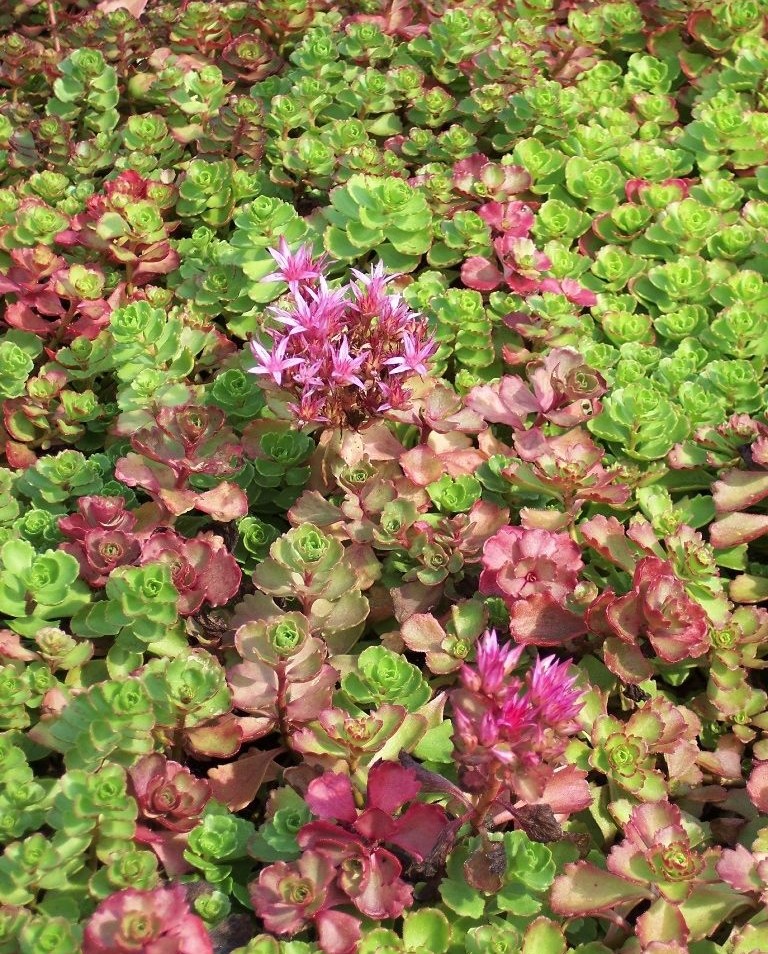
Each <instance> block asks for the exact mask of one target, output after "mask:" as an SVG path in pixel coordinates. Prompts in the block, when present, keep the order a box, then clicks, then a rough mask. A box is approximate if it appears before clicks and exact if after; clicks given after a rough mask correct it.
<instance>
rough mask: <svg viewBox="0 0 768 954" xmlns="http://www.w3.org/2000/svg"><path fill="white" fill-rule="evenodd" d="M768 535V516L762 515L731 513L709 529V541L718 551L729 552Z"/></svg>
mask: <svg viewBox="0 0 768 954" xmlns="http://www.w3.org/2000/svg"><path fill="white" fill-rule="evenodd" d="M766 533H768V516H766V515H765V514H760V513H731V514H729V515H728V516H727V517H723V519H722V520H716V521H715V522H714V523H713V524H712V525H711V526H710V528H709V539H710V542H711V543H712V546H713V547H714V548H715V549H716V550H727V549H728V547H736V546H739V545H740V544H742V543H751V542H752V541H753V540H757V539H758V537H762V536H765V534H766Z"/></svg>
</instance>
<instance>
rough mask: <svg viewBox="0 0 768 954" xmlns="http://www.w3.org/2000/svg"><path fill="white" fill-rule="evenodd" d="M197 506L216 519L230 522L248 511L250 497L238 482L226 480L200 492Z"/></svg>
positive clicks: (196, 502)
mask: <svg viewBox="0 0 768 954" xmlns="http://www.w3.org/2000/svg"><path fill="white" fill-rule="evenodd" d="M195 507H196V508H197V509H198V510H202V511H203V513H208V514H210V515H211V516H212V517H213V519H214V520H219V521H220V522H221V523H229V521H230V520H237V519H239V518H240V517H244V516H245V515H246V514H247V513H248V498H247V497H246V495H245V492H244V491H243V490H242V489H241V488H240V487H238V486H237V484H232V483H230V482H229V481H227V480H225V481H224V482H223V483H221V484H219V486H218V487H214V488H213V489H212V490H206V491H205V493H202V494H198V495H197V499H196V501H195Z"/></svg>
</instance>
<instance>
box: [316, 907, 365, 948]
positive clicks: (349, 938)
mask: <svg viewBox="0 0 768 954" xmlns="http://www.w3.org/2000/svg"><path fill="white" fill-rule="evenodd" d="M315 925H316V927H317V934H318V938H319V940H320V947H321V949H322V950H323V951H324V952H325V954H352V952H353V951H356V950H357V945H358V942H359V940H360V921H359V920H358V919H357V918H356V917H354V916H353V915H351V914H345V913H344V912H343V911H321V912H320V913H319V914H317V915H316V916H315Z"/></svg>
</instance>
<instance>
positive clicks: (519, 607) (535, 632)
mask: <svg viewBox="0 0 768 954" xmlns="http://www.w3.org/2000/svg"><path fill="white" fill-rule="evenodd" d="M509 632H510V635H511V636H512V638H513V639H514V640H515V642H517V643H523V644H525V645H527V646H561V645H562V644H563V643H566V642H568V641H569V640H571V639H575V638H576V637H577V636H583V635H584V634H585V633H586V632H587V627H586V625H585V623H584V620H583V619H582V618H581V617H580V616H577V615H576V614H575V613H571V612H570V611H569V610H567V609H564V608H563V607H562V606H560V604H559V603H557V602H556V601H555V600H554V599H553V598H552V597H551V596H550V595H549V594H548V593H535V594H534V595H533V596H530V597H528V599H525V600H517V601H516V602H515V603H514V604H513V606H512V609H511V611H510V620H509Z"/></svg>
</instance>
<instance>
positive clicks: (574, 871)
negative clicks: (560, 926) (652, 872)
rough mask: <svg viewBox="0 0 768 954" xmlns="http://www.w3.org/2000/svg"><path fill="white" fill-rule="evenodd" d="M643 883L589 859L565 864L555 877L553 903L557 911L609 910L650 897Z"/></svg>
mask: <svg viewBox="0 0 768 954" xmlns="http://www.w3.org/2000/svg"><path fill="white" fill-rule="evenodd" d="M648 896H649V894H648V892H647V891H646V890H645V889H644V888H641V887H640V886H639V885H636V884H630V883H629V882H628V881H625V880H624V879H623V878H619V877H617V876H616V875H614V874H611V873H610V872H609V871H603V870H602V869H601V868H597V867H596V866H595V865H593V864H591V863H590V862H588V861H579V862H576V863H573V864H569V865H566V866H565V869H564V873H563V874H562V875H560V877H558V878H555V883H554V884H553V885H552V893H551V895H550V898H549V904H550V907H551V908H552V910H553V911H555V912H556V913H557V914H562V915H565V917H582V916H584V915H589V914H598V913H600V912H601V911H608V910H610V909H611V908H613V907H615V906H616V905H617V904H636V903H637V902H639V901H642V900H643V898H646V897H648Z"/></svg>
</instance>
